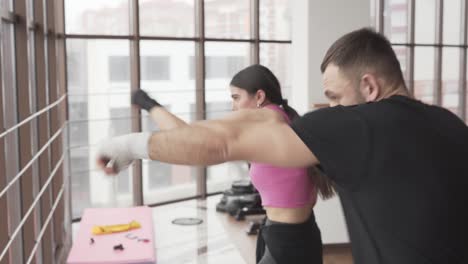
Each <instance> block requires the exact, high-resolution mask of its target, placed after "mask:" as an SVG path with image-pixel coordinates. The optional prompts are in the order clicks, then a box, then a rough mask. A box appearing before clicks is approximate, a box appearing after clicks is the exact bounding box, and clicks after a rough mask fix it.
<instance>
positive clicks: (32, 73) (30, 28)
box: [23, 0, 43, 264]
mask: <svg viewBox="0 0 468 264" xmlns="http://www.w3.org/2000/svg"><path fill="white" fill-rule="evenodd" d="M35 2H36V1H33V0H26V11H27V19H26V23H27V24H26V25H27V26H26V28H27V37H28V43H27V44H28V45H27V49H28V53H27V54H28V56H27V58H28V74H29V87H28V88H29V100H28V102H29V109H30V111H29V112H30V113H36V112H37V111H38V109H39V108H38V106H37V69H36V65H37V59H36V44H37V38H36V32H38V31H40V30H39V28H40V26H39V23H38V22H37V21H35V18H36V16H35V12H34V11H35V8H36V5H35ZM23 101H24V100H23ZM38 122H39V121H38V118H34V119H32V120H31V121H30V123H29V126H30V131H31V133H30V139H31V145H30V150H31V154H32V155H33V154H35V153H37V152H38V149H39V146H38V144H39V139H38V137H39V128H38ZM31 167H32V171H31V174H32V175H31V176H32V195H33V198H34V199H35V198H36V197H37V195H38V193H39V190H40V188H41V187H40V186H39V185H40V183H39V162H37V161H36V162H34V164H33V165H32V166H31ZM34 207H35V208H34V212H33V216H32V218H33V220H32V221H33V225H34V234H33V235H34V240H33V241H36V237H37V236H38V234H39V232H40V230H41V207H40V205H39V204H38V205H37V206H36V205H35V206H34ZM34 243H35V242H34ZM33 247H34V246H33ZM42 259H43V257H42V251H37V252H36V254H35V260H36V263H37V264H41V263H43V261H42Z"/></svg>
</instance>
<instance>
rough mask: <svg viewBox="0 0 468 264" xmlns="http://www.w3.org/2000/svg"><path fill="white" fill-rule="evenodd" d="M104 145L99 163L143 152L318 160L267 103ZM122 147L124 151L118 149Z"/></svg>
mask: <svg viewBox="0 0 468 264" xmlns="http://www.w3.org/2000/svg"><path fill="white" fill-rule="evenodd" d="M130 136H131V138H129V139H128V140H127V139H126V137H130ZM145 136H146V137H147V138H144V137H145ZM131 142H133V143H131ZM138 142H143V143H141V144H139V143H138ZM112 143H115V144H112ZM144 143H147V144H144ZM120 145H124V146H123V147H122V150H117V149H116V148H120ZM138 145H141V146H142V147H138ZM107 146H109V147H108V148H109V150H106V151H101V154H100V159H98V160H99V161H100V162H99V164H100V165H101V166H103V167H104V166H105V165H106V164H107V162H108V161H110V160H113V159H114V158H113V156H116V157H117V158H118V159H119V158H120V159H122V157H124V158H123V160H124V162H123V163H122V164H124V165H127V166H128V164H130V163H131V161H133V160H134V159H139V158H146V157H149V158H151V159H152V160H159V161H163V162H168V163H174V164H185V165H213V164H219V163H223V162H227V161H234V160H247V161H253V162H262V163H268V164H272V165H276V166H283V167H308V166H311V165H315V164H317V163H318V161H317V158H316V157H315V156H314V155H313V153H312V152H311V151H310V150H309V149H308V147H307V146H306V145H305V144H304V143H303V142H302V140H301V139H300V138H299V137H298V136H297V135H296V133H295V132H294V131H293V130H292V129H291V128H290V127H289V125H288V124H287V123H285V122H284V121H283V120H282V117H281V116H280V115H279V114H278V113H276V112H273V111H271V110H268V109H260V110H242V111H237V112H235V113H232V114H231V115H228V116H227V117H226V118H224V119H221V120H211V121H202V122H197V123H194V124H191V125H188V126H185V127H181V128H177V129H172V130H167V131H161V132H156V133H153V134H151V135H149V134H140V135H135V134H133V135H128V136H123V137H119V139H118V140H115V141H114V142H111V144H107ZM145 147H146V149H145ZM110 149H112V150H110ZM121 151H123V152H124V153H125V155H120V154H119V153H120V152H121ZM128 159H131V161H128ZM119 163H121V162H120V161H119ZM117 165H119V166H118V167H117V170H116V171H115V170H110V169H109V170H108V171H106V172H108V173H112V172H118V171H119V168H122V166H120V164H117Z"/></svg>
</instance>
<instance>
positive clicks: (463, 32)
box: [375, 0, 468, 121]
mask: <svg viewBox="0 0 468 264" xmlns="http://www.w3.org/2000/svg"><path fill="white" fill-rule="evenodd" d="M375 1H376V2H375V3H376V5H375V6H376V13H377V14H378V15H377V16H376V30H377V31H378V32H380V33H382V34H384V26H385V25H384V23H385V19H384V13H385V11H386V10H385V8H390V9H391V1H390V0H375ZM435 3H436V8H435V13H434V14H433V15H434V16H435V18H436V19H435V21H436V23H435V25H434V26H435V28H434V32H435V37H434V40H433V43H417V42H416V41H415V30H416V28H415V24H416V19H415V17H416V10H415V9H416V0H407V2H406V10H407V16H408V17H407V21H408V23H407V25H406V28H405V30H406V33H407V41H406V42H392V43H391V44H392V46H394V47H406V48H407V49H408V55H407V57H406V67H407V69H408V77H407V78H408V79H407V80H406V81H407V85H408V89H409V90H410V92H411V93H412V94H414V93H415V76H414V73H415V56H414V55H415V48H418V47H432V48H434V51H435V56H434V70H433V71H434V74H433V76H434V78H433V80H432V83H433V100H432V103H433V104H435V105H439V106H443V97H444V96H446V95H447V94H444V90H443V85H444V84H443V81H444V80H443V68H442V67H443V59H444V49H447V48H458V49H459V57H460V58H459V61H458V63H459V65H458V70H459V74H458V80H457V84H458V91H457V93H456V96H457V97H458V106H457V109H456V111H455V112H456V113H457V114H458V116H459V117H460V118H461V119H462V120H464V121H468V120H467V119H468V117H467V115H468V107H467V80H466V79H467V72H466V71H467V49H468V42H467V30H468V26H467V25H468V18H467V16H468V4H467V1H466V0H462V1H461V15H460V17H461V19H460V21H459V23H460V43H459V44H447V43H445V42H444V39H443V36H444V32H443V29H444V27H443V26H444V24H443V23H444V1H443V0H436V2H435ZM387 13H388V12H387ZM425 15H429V16H430V14H425ZM390 26H391V25H390Z"/></svg>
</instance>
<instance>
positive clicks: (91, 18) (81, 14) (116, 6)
mask: <svg viewBox="0 0 468 264" xmlns="http://www.w3.org/2000/svg"><path fill="white" fill-rule="evenodd" d="M129 12H130V11H129V1H128V0H80V1H76V0H65V25H66V32H67V33H68V34H86V35H128V34H129V26H130V17H129Z"/></svg>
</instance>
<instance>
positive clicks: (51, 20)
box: [46, 1, 63, 261]
mask: <svg viewBox="0 0 468 264" xmlns="http://www.w3.org/2000/svg"><path fill="white" fill-rule="evenodd" d="M54 10H55V9H54V1H46V12H47V57H48V58H47V63H48V85H49V90H48V92H49V101H50V102H54V101H56V100H57V99H58V92H59V86H58V81H57V57H56V55H57V50H56V44H57V43H56V34H55V23H56V21H55V12H54ZM59 119H60V115H59V108H58V107H55V108H54V109H51V111H50V119H49V125H50V133H51V134H55V133H56V132H57V131H58V130H59V129H60V120H59ZM61 145H62V141H61V140H60V139H59V140H57V141H55V142H54V143H53V144H52V145H51V148H50V150H51V159H50V164H51V165H50V166H51V168H52V167H53V166H54V164H56V163H57V162H58V160H59V158H60V155H61ZM61 177H62V176H61V175H59V176H58V177H56V178H55V179H54V181H53V183H52V201H55V200H56V199H57V194H58V192H59V189H60V186H61V184H62V179H61ZM62 220H63V217H61V215H60V214H55V215H54V218H53V219H52V221H53V222H54V223H62V222H63V221H62ZM52 227H53V233H54V247H53V250H54V261H56V259H55V258H56V257H57V252H58V251H59V250H60V249H61V248H62V247H63V237H62V226H61V224H54V225H52Z"/></svg>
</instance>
